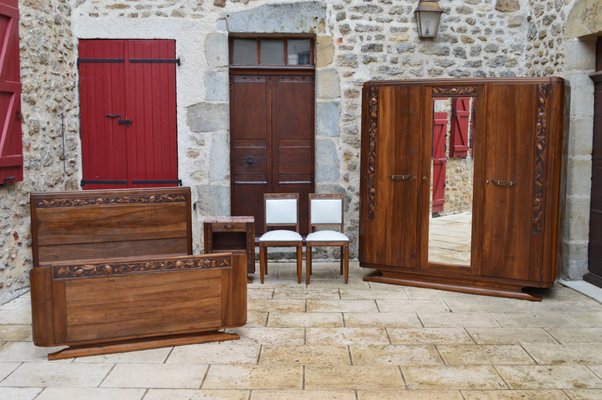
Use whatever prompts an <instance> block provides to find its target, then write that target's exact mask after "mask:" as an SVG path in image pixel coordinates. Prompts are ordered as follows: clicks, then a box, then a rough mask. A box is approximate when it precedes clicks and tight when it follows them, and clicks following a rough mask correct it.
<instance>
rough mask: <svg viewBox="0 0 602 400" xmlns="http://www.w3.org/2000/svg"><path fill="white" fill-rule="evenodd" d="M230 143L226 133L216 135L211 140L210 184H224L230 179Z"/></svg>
mask: <svg viewBox="0 0 602 400" xmlns="http://www.w3.org/2000/svg"><path fill="white" fill-rule="evenodd" d="M229 156H230V142H229V140H228V135H227V134H225V133H214V134H213V135H212V138H211V163H210V165H209V182H211V183H218V182H219V183H223V182H224V181H227V180H228V179H229V178H230V157H229Z"/></svg>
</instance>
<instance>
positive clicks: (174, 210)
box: [38, 203, 187, 245]
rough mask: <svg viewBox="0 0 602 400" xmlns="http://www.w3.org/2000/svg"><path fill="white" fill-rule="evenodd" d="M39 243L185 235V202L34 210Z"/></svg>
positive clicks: (92, 241)
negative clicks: (36, 212) (36, 213)
mask: <svg viewBox="0 0 602 400" xmlns="http://www.w3.org/2000/svg"><path fill="white" fill-rule="evenodd" d="M38 221H39V223H40V225H41V228H42V229H41V230H40V232H39V235H38V243H39V244H40V245H52V244H65V243H69V244H76V243H101V242H118V241H128V240H143V239H159V238H180V237H186V227H187V221H186V203H172V204H150V205H149V204H146V205H124V206H98V207H79V208H47V209H40V210H38Z"/></svg>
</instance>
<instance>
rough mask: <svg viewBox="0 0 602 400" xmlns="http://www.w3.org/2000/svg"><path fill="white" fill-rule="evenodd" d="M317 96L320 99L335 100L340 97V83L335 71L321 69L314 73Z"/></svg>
mask: <svg viewBox="0 0 602 400" xmlns="http://www.w3.org/2000/svg"><path fill="white" fill-rule="evenodd" d="M316 81H317V83H316V90H317V96H318V98H321V99H336V98H338V97H341V83H340V81H339V73H338V72H337V70H336V69H334V68H332V69H321V70H318V71H316Z"/></svg>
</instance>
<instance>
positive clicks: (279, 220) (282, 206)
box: [259, 193, 303, 283]
mask: <svg viewBox="0 0 602 400" xmlns="http://www.w3.org/2000/svg"><path fill="white" fill-rule="evenodd" d="M263 204H264V211H265V233H264V234H263V235H261V237H260V238H259V276H260V279H261V283H263V280H264V276H265V273H266V271H267V262H268V260H267V259H268V247H296V248H297V283H301V274H302V273H303V270H302V266H301V263H302V261H303V250H302V249H303V238H302V237H301V235H300V234H299V194H298V193H265V194H264V195H263ZM279 226H280V227H292V226H294V227H295V230H294V231H293V230H287V229H278V230H273V231H268V229H269V228H271V227H279Z"/></svg>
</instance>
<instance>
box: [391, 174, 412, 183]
mask: <svg viewBox="0 0 602 400" xmlns="http://www.w3.org/2000/svg"><path fill="white" fill-rule="evenodd" d="M414 179H416V177H415V176H413V175H391V180H392V181H402V182H405V181H409V180H414Z"/></svg>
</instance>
